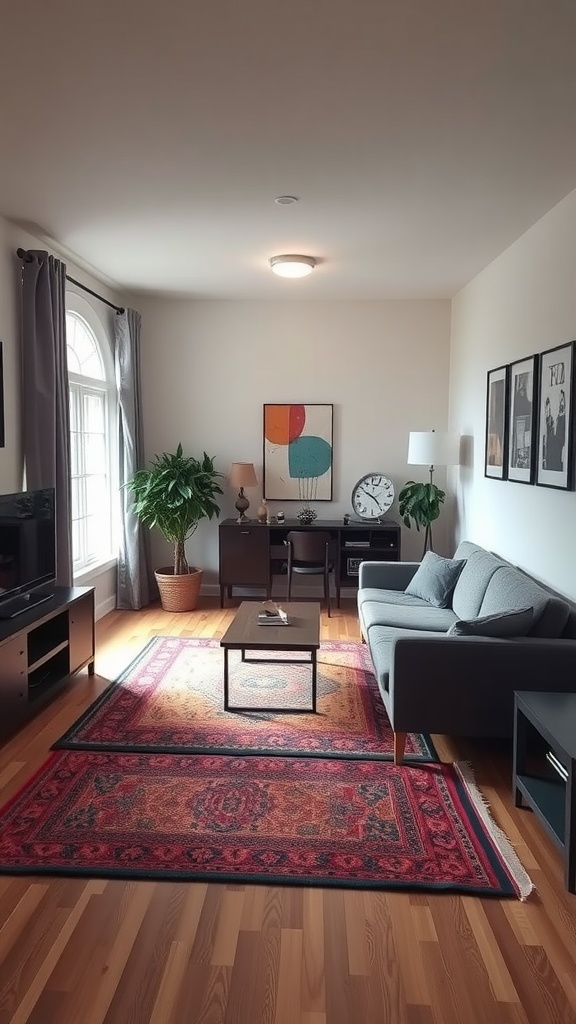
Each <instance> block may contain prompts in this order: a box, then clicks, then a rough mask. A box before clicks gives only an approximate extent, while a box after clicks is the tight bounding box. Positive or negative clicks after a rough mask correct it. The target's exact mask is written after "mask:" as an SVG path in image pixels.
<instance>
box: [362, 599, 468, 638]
mask: <svg viewBox="0 0 576 1024" xmlns="http://www.w3.org/2000/svg"><path fill="white" fill-rule="evenodd" d="M413 600H417V599H416V598H413ZM360 615H361V617H362V622H363V624H364V627H365V629H370V627H371V626H377V625H381V626H391V627H392V628H394V629H415V630H417V629H428V630H431V631H432V632H434V633H445V632H446V630H447V629H448V627H449V626H451V625H452V623H453V622H454V620H455V618H456V616H455V615H454V612H453V611H452V609H451V608H436V607H434V606H433V605H430V604H428V602H427V601H418V604H416V605H413V606H410V605H402V604H396V603H394V604H392V603H390V604H388V603H386V602H385V601H363V603H362V605H361V607H360Z"/></svg>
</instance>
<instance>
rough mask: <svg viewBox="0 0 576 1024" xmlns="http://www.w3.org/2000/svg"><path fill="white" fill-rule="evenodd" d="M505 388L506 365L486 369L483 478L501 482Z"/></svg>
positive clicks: (504, 461) (504, 456) (505, 442)
mask: <svg viewBox="0 0 576 1024" xmlns="http://www.w3.org/2000/svg"><path fill="white" fill-rule="evenodd" d="M508 386H509V366H508V364H506V365H504V366H497V367H495V368H494V369H493V370H488V374H487V377H486V444H485V454H484V476H487V477H490V478H491V479H493V480H505V479H506V473H507V470H508Z"/></svg>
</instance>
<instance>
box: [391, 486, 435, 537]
mask: <svg viewBox="0 0 576 1024" xmlns="http://www.w3.org/2000/svg"><path fill="white" fill-rule="evenodd" d="M445 497H446V491H441V490H440V488H439V487H437V486H436V484H432V483H428V484H422V483H415V481H414V480H408V482H407V483H406V484H405V485H404V487H403V488H402V490H401V491H400V494H399V495H398V508H399V511H400V515H401V516H402V519H403V522H404V525H405V526H407V527H408V529H410V527H411V524H412V522H414V525H415V527H416V529H417V530H420V527H421V526H422V527H423V528H424V529H425V528H426V527H427V526H430V524H431V523H433V522H434V520H435V519H438V516H439V515H440V506H441V505H442V503H443V501H444V498H445Z"/></svg>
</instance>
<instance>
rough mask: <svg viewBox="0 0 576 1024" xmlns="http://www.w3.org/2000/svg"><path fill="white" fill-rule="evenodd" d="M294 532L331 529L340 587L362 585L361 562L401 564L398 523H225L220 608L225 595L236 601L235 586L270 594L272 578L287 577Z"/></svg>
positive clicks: (221, 539) (222, 526)
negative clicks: (289, 544)
mask: <svg viewBox="0 0 576 1024" xmlns="http://www.w3.org/2000/svg"><path fill="white" fill-rule="evenodd" d="M290 530H328V531H329V533H330V534H331V535H332V544H333V550H332V553H331V557H332V559H333V560H334V561H335V563H336V570H337V572H338V574H339V583H340V586H341V587H357V586H358V567H359V565H360V562H364V561H380V562H398V561H399V560H400V526H399V525H398V523H395V522H393V521H392V520H390V521H385V522H382V523H362V522H361V523H357V522H351V523H350V524H349V525H348V526H344V524H343V522H342V520H334V519H315V520H314V522H313V523H310V524H309V525H307V526H303V525H302V523H300V522H299V521H298V520H297V519H286V520H285V522H283V523H269V524H268V523H258V522H257V521H256V520H250V521H248V522H247V523H237V522H236V520H235V519H224V520H223V522H222V523H220V527H219V531H218V532H219V548H220V567H219V583H220V607H221V608H223V607H224V596H225V594H226V596H227V597H228V598H231V597H232V590H233V588H234V587H254V588H257V589H259V590H261V591H262V590H263V591H264V592H265V594H266V597H267V598H270V597H271V594H272V579H273V577H274V576H279V575H284V576H285V575H286V567H287V561H288V551H287V548H286V545H285V543H284V541H285V539H286V536H287V534H288V533H289V532H290Z"/></svg>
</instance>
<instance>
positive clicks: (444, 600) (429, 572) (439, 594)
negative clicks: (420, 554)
mask: <svg viewBox="0 0 576 1024" xmlns="http://www.w3.org/2000/svg"><path fill="white" fill-rule="evenodd" d="M464 565H465V560H464V559H457V558H442V556H441V555H437V554H435V552H434V551H427V552H426V554H425V555H424V558H423V559H422V562H421V563H420V566H419V568H418V569H417V571H416V573H415V574H414V576H413V577H412V579H411V580H410V583H409V584H408V586H407V587H406V591H405V593H406V594H411V595H412V596H413V597H421V598H422V600H423V601H428V602H429V603H430V604H431V605H434V606H435V607H436V608H449V607H450V604H451V597H452V592H453V590H454V587H455V586H456V581H457V579H458V577H459V575H460V573H461V572H462V569H463V568H464Z"/></svg>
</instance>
